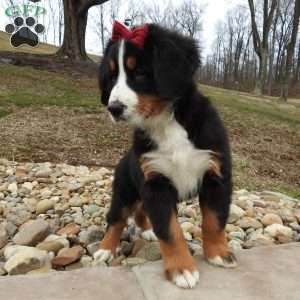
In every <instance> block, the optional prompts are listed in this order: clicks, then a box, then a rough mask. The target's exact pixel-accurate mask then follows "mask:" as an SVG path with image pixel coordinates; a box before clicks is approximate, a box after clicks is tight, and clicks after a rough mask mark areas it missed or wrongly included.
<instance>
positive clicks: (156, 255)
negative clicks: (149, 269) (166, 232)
mask: <svg viewBox="0 0 300 300" xmlns="http://www.w3.org/2000/svg"><path fill="white" fill-rule="evenodd" d="M136 257H140V258H144V259H145V260H147V261H156V260H159V259H161V254H160V248H159V243H158V242H151V243H147V244H146V245H145V246H144V247H143V248H142V249H140V250H139V251H138V253H137V254H136Z"/></svg>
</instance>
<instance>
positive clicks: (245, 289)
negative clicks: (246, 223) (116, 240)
mask: <svg viewBox="0 0 300 300" xmlns="http://www.w3.org/2000/svg"><path fill="white" fill-rule="evenodd" d="M237 256H238V259H239V266H238V267H237V268H235V269H222V268H216V267H213V266H210V265H208V264H207V263H206V262H205V261H203V259H199V261H198V263H199V271H200V283H199V284H198V286H197V287H196V288H195V289H194V290H188V291H187V290H181V289H179V288H176V287H174V285H172V284H171V283H169V282H167V281H164V280H163V275H162V264H161V262H158V263H153V264H147V265H143V266H139V267H135V268H134V270H133V271H134V272H135V274H136V275H137V278H138V281H139V284H140V285H141V287H142V288H143V290H144V294H145V297H146V298H147V300H159V299H161V300H166V299H170V300H177V299H178V300H179V299H180V300H182V299H184V300H189V299H191V300H192V299H193V300H195V299H209V300H220V299H222V300H283V299H289V300H300V244H289V245H284V246H275V247H262V248H256V249H252V250H245V251H241V252H240V253H238V255H237Z"/></svg>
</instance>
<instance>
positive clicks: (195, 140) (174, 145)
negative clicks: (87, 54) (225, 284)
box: [94, 22, 236, 288]
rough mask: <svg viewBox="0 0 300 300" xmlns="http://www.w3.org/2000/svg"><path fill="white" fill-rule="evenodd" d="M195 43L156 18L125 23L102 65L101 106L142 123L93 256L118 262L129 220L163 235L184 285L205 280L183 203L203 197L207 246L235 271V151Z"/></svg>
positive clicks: (207, 252)
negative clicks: (185, 229) (231, 243)
mask: <svg viewBox="0 0 300 300" xmlns="http://www.w3.org/2000/svg"><path fill="white" fill-rule="evenodd" d="M199 63H200V59H199V53H198V48H197V46H196V42H195V41H194V40H193V39H191V38H188V37H184V36H182V35H180V34H178V33H176V32H173V31H170V30H167V29H164V28H162V27H160V26H158V25H155V24H148V25H145V26H143V27H137V28H135V29H133V30H129V29H127V28H126V27H125V26H124V25H122V24H121V23H118V22H116V23H115V24H114V28H113V37H112V39H111V40H110V41H109V43H108V45H107V48H106V50H105V53H104V57H103V60H102V62H101V65H100V76H99V77H100V79H99V82H100V88H101V91H102V103H103V104H104V105H106V106H107V109H108V111H109V113H110V116H111V118H112V119H113V120H114V121H126V122H129V123H130V124H131V125H132V126H133V127H134V136H133V144H132V147H131V149H130V150H129V151H128V153H127V154H126V155H125V156H124V157H123V158H122V159H121V161H120V162H119V164H118V166H117V168H116V170H115V178H114V182H113V195H112V202H111V207H110V209H109V212H108V214H107V224H108V227H107V232H106V235H105V237H104V239H103V240H102V242H101V243H100V249H99V250H98V251H97V252H96V253H95V254H94V258H95V259H96V260H100V261H109V260H111V259H112V257H113V255H114V254H115V252H116V248H117V246H118V244H119V241H120V237H121V234H122V231H123V229H124V227H125V226H126V224H127V218H128V217H129V216H130V215H134V217H135V221H136V224H137V225H138V226H139V227H140V228H141V229H142V237H143V238H145V239H147V240H156V239H158V240H159V243H160V249H161V254H162V257H163V262H164V269H165V274H166V275H167V278H168V279H169V280H171V281H172V282H174V283H175V284H176V285H177V286H179V287H182V288H193V287H194V286H195V285H196V283H197V282H198V281H199V273H198V271H197V266H196V264H195V262H194V260H193V257H192V256H191V254H190V251H189V249H188V246H187V244H186V242H185V238H184V235H183V233H182V230H181V226H180V224H179V223H178V222H177V209H176V206H177V203H178V201H181V200H185V199H188V198H191V197H195V196H198V197H199V203H200V207H201V211H202V216H203V217H202V218H203V221H202V234H203V252H204V256H205V259H206V260H207V261H208V262H210V263H212V264H214V265H217V266H222V267H234V266H235V265H236V259H235V257H234V255H233V253H231V252H230V250H229V249H228V246H227V239H226V235H225V230H224V228H225V225H226V221H227V218H228V213H229V207H230V202H231V193H232V178H231V155H230V148H229V142H228V138H227V134H226V131H225V129H224V126H223V124H222V121H221V120H220V117H219V115H218V113H217V112H216V110H215V108H214V107H213V106H212V105H211V103H210V101H209V100H208V99H207V98H206V97H204V96H203V95H202V94H201V93H200V92H199V91H198V87H197V83H196V82H195V73H196V71H197V70H198V68H199Z"/></svg>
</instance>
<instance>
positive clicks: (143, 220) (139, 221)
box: [134, 203, 152, 231]
mask: <svg viewBox="0 0 300 300" xmlns="http://www.w3.org/2000/svg"><path fill="white" fill-rule="evenodd" d="M134 220H135V224H136V225H137V226H139V227H140V228H141V229H142V230H143V231H146V230H149V229H152V226H151V223H150V221H149V219H148V217H147V216H146V214H145V211H144V209H143V204H142V203H140V204H139V205H138V206H137V208H136V211H135V214H134Z"/></svg>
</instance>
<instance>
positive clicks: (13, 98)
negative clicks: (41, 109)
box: [0, 65, 100, 117]
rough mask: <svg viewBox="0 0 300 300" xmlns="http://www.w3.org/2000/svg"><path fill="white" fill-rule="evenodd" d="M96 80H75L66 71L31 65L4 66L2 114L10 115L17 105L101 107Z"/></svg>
mask: <svg viewBox="0 0 300 300" xmlns="http://www.w3.org/2000/svg"><path fill="white" fill-rule="evenodd" d="M95 81H96V80H95ZM95 81H93V80H88V79H84V80H75V79H72V78H70V77H68V76H65V75H63V74H58V73H53V72H48V71H41V70H36V69H33V68H31V67H17V66H12V65H2V66H1V68H0V82H1V88H0V117H3V116H5V115H7V114H8V113H9V111H10V108H11V107H14V106H18V107H28V106H52V105H55V106H64V107H74V108H76V107H77V108H80V107H81V108H87V109H90V110H91V109H92V110H97V109H99V108H100V105H99V91H98V88H97V85H96V84H95Z"/></svg>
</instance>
